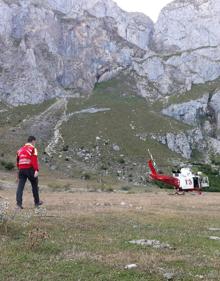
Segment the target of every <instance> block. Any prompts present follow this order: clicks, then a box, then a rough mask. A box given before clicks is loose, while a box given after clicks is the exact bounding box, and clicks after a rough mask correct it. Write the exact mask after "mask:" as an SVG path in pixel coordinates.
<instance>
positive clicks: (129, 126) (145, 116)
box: [62, 77, 189, 161]
mask: <svg viewBox="0 0 220 281" xmlns="http://www.w3.org/2000/svg"><path fill="white" fill-rule="evenodd" d="M131 85H132V83H131V81H130V80H129V81H127V80H126V78H125V77H119V78H118V79H114V80H111V81H107V82H104V83H101V84H99V85H97V86H96V88H95V90H94V93H93V95H91V96H90V97H89V98H88V99H86V100H85V99H84V100H81V101H78V103H76V101H75V100H73V101H71V100H70V102H69V104H68V112H69V113H73V112H76V111H80V110H82V109H87V108H90V107H96V108H109V109H110V110H109V111H106V112H99V113H96V114H89V113H87V114H85V113H84V114H77V115H73V116H72V117H71V118H70V119H69V121H68V122H66V123H64V124H63V126H62V135H64V136H65V143H66V144H67V145H69V146H71V144H74V145H75V146H76V147H85V148H86V149H89V150H91V149H92V148H93V147H95V146H96V145H97V144H98V145H100V146H101V148H102V155H103V156H104V158H107V160H109V159H110V160H112V159H111V158H114V155H115V158H116V159H117V157H119V155H120V154H124V155H125V156H128V157H129V158H130V159H133V161H137V159H138V160H139V161H140V160H141V161H145V159H146V155H147V149H148V148H149V149H150V150H151V151H152V153H153V154H154V155H155V156H156V157H158V159H159V160H162V159H166V160H167V159H169V158H172V157H173V158H174V159H178V156H177V155H176V154H175V153H172V152H170V151H169V150H168V149H167V148H166V146H165V145H161V144H159V143H157V142H156V141H154V140H152V139H151V137H150V134H157V133H159V134H164V133H166V132H180V131H183V130H186V129H188V128H189V126H187V125H185V124H182V123H180V122H178V121H175V120H171V119H170V118H167V117H165V116H162V115H160V114H158V113H156V112H155V111H154V110H152V107H151V105H150V104H149V103H148V102H147V101H146V100H145V99H144V98H141V97H138V96H137V95H136V94H135V90H134V89H132V86H131ZM139 135H143V136H146V137H145V140H143V139H140V138H139V137H138V136H139ZM97 136H98V137H101V140H100V142H99V143H97V141H96V137H97ZM106 141H107V143H108V144H109V146H108V145H104V146H102V142H106ZM112 144H117V145H119V147H120V152H119V153H118V155H117V153H115V152H114V151H112V150H111V145H112ZM179 158H180V157H179Z"/></svg>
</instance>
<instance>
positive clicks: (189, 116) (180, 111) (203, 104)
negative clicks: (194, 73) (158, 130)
mask: <svg viewBox="0 0 220 281" xmlns="http://www.w3.org/2000/svg"><path fill="white" fill-rule="evenodd" d="M208 99H209V96H208V94H207V95H204V96H203V97H202V98H201V99H198V100H192V101H189V102H185V103H180V104H172V105H170V106H169V107H168V108H165V109H163V110H162V113H163V114H165V115H168V116H170V117H173V118H175V119H177V120H179V121H181V122H183V123H186V124H189V125H198V122H199V119H201V118H202V117H204V116H205V115H206V111H207V105H208Z"/></svg>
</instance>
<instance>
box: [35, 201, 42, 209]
mask: <svg viewBox="0 0 220 281" xmlns="http://www.w3.org/2000/svg"><path fill="white" fill-rule="evenodd" d="M41 205H43V201H39V202H38V203H36V204H35V207H36V208H38V207H39V206H41Z"/></svg>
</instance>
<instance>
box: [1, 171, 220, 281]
mask: <svg viewBox="0 0 220 281" xmlns="http://www.w3.org/2000/svg"><path fill="white" fill-rule="evenodd" d="M1 177H3V176H1ZM58 182H59V181H58ZM11 183H12V182H11ZM44 184H46V182H45V181H44ZM72 184H73V183H72ZM80 184H82V183H80V182H78V183H77V182H74V185H75V186H79V185H80ZM12 185H13V183H12ZM14 195H15V190H14V189H13V188H10V189H5V190H1V191H0V196H1V197H4V198H7V200H8V201H9V204H10V205H9V206H10V207H9V211H8V212H9V214H10V216H11V215H13V214H14V215H15V217H14V218H13V219H12V220H11V221H9V222H8V230H7V233H5V230H4V228H3V227H2V226H1V228H0V248H1V251H0V280H4V281H12V280H16V281H21V280H22V281H26V280H28V281H32V280H34V281H38V280H39V281H40V280H57V281H59V280H65V281H69V280H71V281H72V280H74V281H78V280H84V281H86V280H88V281H91V280H96V281H106V280H109V281H110V280H111V281H112V280H113V281H114V280H115V281H116V280H123V281H125V280H126V281H128V280H129V281H136V280H138V281H140V280H149V281H151V280H152V281H156V280H158V281H159V280H167V279H166V277H165V275H164V274H165V273H172V274H173V280H185V281H190V280H213V281H214V280H220V278H219V276H220V275H219V273H220V271H219V269H220V262H219V257H220V241H213V240H209V239H208V237H209V236H220V231H211V230H209V229H208V228H210V227H216V228H219V227H220V224H219V222H220V213H219V200H220V197H219V194H214V193H212V194H211V193H210V194H206V193H205V194H203V195H201V196H199V195H195V196H193V195H190V194H187V195H185V196H169V195H168V194H167V192H160V191H158V190H157V189H154V191H151V192H143V190H142V192H141V193H135V194H129V193H121V192H116V193H100V192H98V193H97V192H92V193H91V192H80V193H79V192H74V193H73V192H64V191H62V189H61V190H59V192H58V191H54V190H53V191H51V189H50V188H49V189H48V188H46V187H44V188H43V189H42V191H41V197H42V199H43V200H44V202H45V204H44V207H42V208H40V209H39V210H37V212H36V211H35V209H34V208H33V203H32V196H31V194H30V192H27V191H26V193H25V196H24V199H25V200H24V207H25V209H24V210H22V211H17V210H15V209H14ZM1 200H2V199H1ZM134 239H156V240H159V241H161V242H165V243H169V244H170V246H171V247H172V248H171V249H155V248H152V247H146V246H138V245H132V244H130V243H129V241H130V240H134ZM133 263H135V264H137V268H136V269H131V270H128V269H125V266H126V265H128V264H133Z"/></svg>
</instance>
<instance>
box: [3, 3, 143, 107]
mask: <svg viewBox="0 0 220 281" xmlns="http://www.w3.org/2000/svg"><path fill="white" fill-rule="evenodd" d="M9 2H10V3H9ZM52 2H54V5H55V4H56V3H57V4H58V3H59V4H61V3H62V4H64V3H65V5H64V6H63V8H62V7H57V9H55V7H54V8H53V9H52V8H50V5H49V4H50V3H49V2H42V5H40V4H41V1H34V0H32V1H2V0H1V1H0V15H3V17H0V19H1V20H0V46H1V53H0V94H1V99H2V100H4V101H6V102H8V103H10V104H13V105H17V104H23V103H40V102H42V101H44V100H45V99H49V98H53V97H57V96H68V95H74V93H76V92H81V93H90V92H91V90H92V89H93V87H94V85H95V83H96V82H97V81H99V79H102V76H103V75H105V76H106V77H107V78H108V79H109V78H111V75H116V74H117V71H121V70H122V69H126V68H128V67H129V66H131V64H132V57H133V56H137V57H141V56H142V55H143V52H144V51H142V50H141V49H140V48H138V47H136V46H135V45H133V44H131V43H129V42H128V41H126V40H124V39H123V38H122V37H120V36H119V34H118V32H117V23H116V22H115V20H114V19H113V18H110V17H99V18H97V17H94V16H92V15H90V14H89V13H88V12H86V11H83V12H82V13H81V14H80V15H78V16H77V18H75V17H72V16H71V15H70V16H68V15H67V14H65V9H66V10H67V7H69V6H68V5H70V4H71V3H73V2H71V1H57V2H55V1H52ZM67 4H68V5H67ZM48 5H49V6H48ZM64 8H65V9H64ZM62 9H63V10H62ZM107 74H108V75H107ZM102 80H103V79H102Z"/></svg>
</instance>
